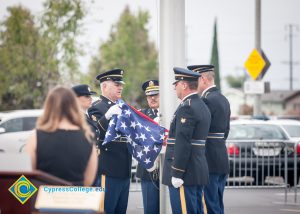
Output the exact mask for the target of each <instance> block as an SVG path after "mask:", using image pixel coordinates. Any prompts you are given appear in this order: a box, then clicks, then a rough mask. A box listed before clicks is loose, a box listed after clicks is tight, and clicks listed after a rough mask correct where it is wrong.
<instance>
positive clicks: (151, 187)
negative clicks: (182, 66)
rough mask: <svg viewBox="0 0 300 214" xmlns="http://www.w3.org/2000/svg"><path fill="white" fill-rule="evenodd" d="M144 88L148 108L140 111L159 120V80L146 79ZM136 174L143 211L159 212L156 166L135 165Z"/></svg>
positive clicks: (157, 172) (157, 171)
mask: <svg viewBox="0 0 300 214" xmlns="http://www.w3.org/2000/svg"><path fill="white" fill-rule="evenodd" d="M142 89H143V90H144V92H145V94H146V97H147V102H148V105H149V108H146V109H142V110H141V112H142V113H144V114H145V115H147V116H148V117H150V118H151V119H153V120H154V121H156V122H159V113H158V112H159V82H158V80H148V81H146V82H144V83H143V85H142ZM136 176H137V177H138V178H140V179H141V186H142V195H143V204H144V213H145V214H156V213H159V170H158V164H157V165H156V168H155V169H154V170H153V171H151V172H149V171H148V170H146V169H145V168H143V167H142V165H141V164H138V166H137V172H136Z"/></svg>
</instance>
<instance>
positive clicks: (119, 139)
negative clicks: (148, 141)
mask: <svg viewBox="0 0 300 214" xmlns="http://www.w3.org/2000/svg"><path fill="white" fill-rule="evenodd" d="M100 141H101V142H103V141H104V140H100ZM113 142H120V143H127V138H126V137H119V138H118V139H116V140H113Z"/></svg>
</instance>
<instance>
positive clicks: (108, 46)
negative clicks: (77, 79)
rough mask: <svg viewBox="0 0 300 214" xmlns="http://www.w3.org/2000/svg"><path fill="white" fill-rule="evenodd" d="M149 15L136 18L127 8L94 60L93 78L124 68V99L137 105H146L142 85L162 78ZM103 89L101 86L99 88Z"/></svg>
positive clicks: (139, 13) (141, 12) (139, 14)
mask: <svg viewBox="0 0 300 214" xmlns="http://www.w3.org/2000/svg"><path fill="white" fill-rule="evenodd" d="M148 19H149V15H148V13H147V12H144V11H139V12H138V14H137V15H136V16H135V15H133V14H132V13H131V12H130V10H129V8H128V7H126V8H125V10H124V11H123V13H122V14H121V16H120V19H119V21H118V23H117V24H116V25H115V26H113V27H112V30H111V33H110V37H109V39H108V41H106V42H105V43H103V44H102V45H101V46H100V49H99V54H98V55H97V56H96V57H94V58H93V59H92V63H91V65H90V72H89V73H90V76H91V77H92V78H93V79H94V78H95V76H96V75H97V74H99V73H102V72H104V71H106V70H110V69H113V68H122V69H124V71H125V73H124V80H125V82H126V85H125V87H124V92H123V98H124V99H125V100H126V101H127V102H129V103H131V104H133V105H142V106H146V105H145V103H146V99H145V95H144V92H143V91H142V89H141V84H142V83H143V82H144V81H146V80H148V79H152V78H158V66H157V57H158V54H157V51H156V48H155V45H154V44H153V43H152V42H150V41H149V38H148V30H147V29H146V24H147V23H148ZM95 87H99V83H97V85H95Z"/></svg>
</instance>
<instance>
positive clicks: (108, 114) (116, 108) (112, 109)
mask: <svg viewBox="0 0 300 214" xmlns="http://www.w3.org/2000/svg"><path fill="white" fill-rule="evenodd" d="M121 113H122V110H121V109H120V107H119V106H118V105H113V106H112V107H110V108H109V109H108V111H107V112H106V113H105V118H106V119H107V120H110V118H111V117H112V116H113V115H115V114H116V115H120V114H121Z"/></svg>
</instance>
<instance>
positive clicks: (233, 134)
mask: <svg viewBox="0 0 300 214" xmlns="http://www.w3.org/2000/svg"><path fill="white" fill-rule="evenodd" d="M254 139H260V140H279V139H280V140H285V139H286V136H285V135H284V133H283V131H282V130H281V128H280V127H278V126H276V125H268V124H233V125H231V126H230V132H229V135H228V140H254Z"/></svg>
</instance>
